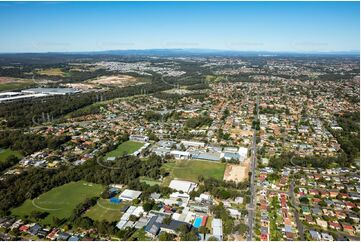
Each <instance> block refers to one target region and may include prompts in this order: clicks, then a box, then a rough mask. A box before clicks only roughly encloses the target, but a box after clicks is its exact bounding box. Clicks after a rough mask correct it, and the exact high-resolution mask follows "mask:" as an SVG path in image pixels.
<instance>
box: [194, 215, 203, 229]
mask: <svg viewBox="0 0 361 242" xmlns="http://www.w3.org/2000/svg"><path fill="white" fill-rule="evenodd" d="M201 223H202V218H201V217H196V219H195V220H194V223H193V226H194V227H195V228H199V227H201Z"/></svg>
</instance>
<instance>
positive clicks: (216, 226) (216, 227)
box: [212, 218, 223, 239]
mask: <svg viewBox="0 0 361 242" xmlns="http://www.w3.org/2000/svg"><path fill="white" fill-rule="evenodd" d="M212 229H213V236H215V237H217V238H218V239H221V236H222V235H223V231H222V220H221V219H218V218H215V219H213V220H212Z"/></svg>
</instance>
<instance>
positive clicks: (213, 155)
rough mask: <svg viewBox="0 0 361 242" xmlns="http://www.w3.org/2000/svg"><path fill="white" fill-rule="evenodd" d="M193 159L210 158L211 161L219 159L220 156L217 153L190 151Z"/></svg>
mask: <svg viewBox="0 0 361 242" xmlns="http://www.w3.org/2000/svg"><path fill="white" fill-rule="evenodd" d="M191 155H192V158H193V159H200V160H211V161H219V160H220V159H221V156H220V154H219V153H210V152H207V153H206V152H202V153H201V152H196V151H194V152H191Z"/></svg>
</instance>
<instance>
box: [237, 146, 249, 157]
mask: <svg viewBox="0 0 361 242" xmlns="http://www.w3.org/2000/svg"><path fill="white" fill-rule="evenodd" d="M247 153H248V149H247V148H245V147H239V150H238V154H239V155H240V156H247Z"/></svg>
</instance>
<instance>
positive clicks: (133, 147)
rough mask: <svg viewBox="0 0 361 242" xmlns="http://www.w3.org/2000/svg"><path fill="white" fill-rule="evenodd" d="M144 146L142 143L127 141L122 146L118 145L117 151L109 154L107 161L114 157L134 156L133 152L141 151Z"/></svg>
mask: <svg viewBox="0 0 361 242" xmlns="http://www.w3.org/2000/svg"><path fill="white" fill-rule="evenodd" d="M143 145H144V144H143V143H140V142H135V141H130V140H128V141H125V142H123V143H121V144H120V145H118V147H117V148H116V149H115V150H112V151H110V152H108V153H107V154H106V156H105V159H106V158H108V157H112V156H115V157H118V156H122V155H126V154H132V153H133V152H135V151H137V150H139V149H140V148H141V147H142V146H143Z"/></svg>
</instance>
